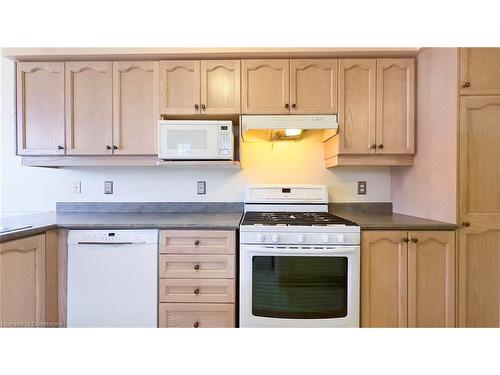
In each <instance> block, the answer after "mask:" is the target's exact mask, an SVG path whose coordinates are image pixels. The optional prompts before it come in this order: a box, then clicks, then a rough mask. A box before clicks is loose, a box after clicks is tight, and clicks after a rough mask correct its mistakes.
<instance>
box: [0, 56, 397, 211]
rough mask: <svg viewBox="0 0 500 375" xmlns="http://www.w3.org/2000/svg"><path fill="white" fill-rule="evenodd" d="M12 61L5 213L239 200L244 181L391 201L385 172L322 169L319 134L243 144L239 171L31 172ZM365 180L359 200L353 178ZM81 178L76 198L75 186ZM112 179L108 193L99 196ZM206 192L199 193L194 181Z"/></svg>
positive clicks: (334, 198) (335, 197)
mask: <svg viewBox="0 0 500 375" xmlns="http://www.w3.org/2000/svg"><path fill="white" fill-rule="evenodd" d="M13 69H14V64H13V63H12V61H9V60H7V59H5V58H2V132H1V145H2V147H1V155H0V157H1V179H2V184H1V185H2V186H1V192H0V194H1V207H0V209H1V210H3V211H33V210H35V211H43V210H55V208H56V202H83V201H87V202H128V201H130V202H241V201H243V197H244V189H245V186H246V185H248V184H256V183H283V184H292V183H296V184H325V185H327V186H328V188H329V200H330V201H331V202H381V201H382V202H388V201H390V200H391V192H390V188H391V187H390V183H391V181H390V169H389V167H337V168H334V169H333V170H332V169H326V168H325V167H324V162H323V146H322V143H321V133H320V132H315V133H310V134H308V135H307V136H304V139H303V140H302V141H300V142H294V141H284V142H277V143H242V149H241V158H242V169H207V168H201V167H198V168H194V167H186V168H179V167H176V168H172V167H122V168H120V167H115V168H104V167H85V168H83V167H82V168H60V169H49V168H32V167H23V166H21V158H20V157H18V156H16V155H15V149H14V142H13V140H14V136H15V135H14V129H15V123H14V111H13V107H14V106H13V103H14V74H13ZM360 180H362V181H366V182H367V193H366V195H357V181H360ZM75 181H81V193H80V194H74V193H73V184H74V182H75ZM104 181H113V185H114V186H113V194H112V195H105V194H104ZM197 181H206V188H207V192H206V194H205V195H197V193H196V182H197Z"/></svg>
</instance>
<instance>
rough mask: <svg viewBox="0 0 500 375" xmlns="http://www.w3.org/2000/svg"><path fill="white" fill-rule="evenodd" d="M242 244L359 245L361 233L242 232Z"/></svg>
mask: <svg viewBox="0 0 500 375" xmlns="http://www.w3.org/2000/svg"><path fill="white" fill-rule="evenodd" d="M240 243H242V244H287V245H316V244H320V245H325V244H328V245H339V244H340V245H359V243H360V233H359V232H349V233H290V232H282V233H272V232H244V231H242V232H240Z"/></svg>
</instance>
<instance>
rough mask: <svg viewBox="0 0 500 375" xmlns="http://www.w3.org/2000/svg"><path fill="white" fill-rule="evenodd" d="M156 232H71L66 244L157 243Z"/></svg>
mask: <svg viewBox="0 0 500 375" xmlns="http://www.w3.org/2000/svg"><path fill="white" fill-rule="evenodd" d="M157 242H158V230H156V229H155V230H149V229H148V230H112V229H110V230H71V231H70V232H69V234H68V244H69V245H71V244H100V243H108V244H113V243H117V244H124V243H125V244H126V243H130V244H136V243H157Z"/></svg>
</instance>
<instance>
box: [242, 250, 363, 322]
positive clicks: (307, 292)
mask: <svg viewBox="0 0 500 375" xmlns="http://www.w3.org/2000/svg"><path fill="white" fill-rule="evenodd" d="M240 250H241V253H240V326H241V327H359V246H334V247H311V248H306V247H303V248H283V247H280V248H277V247H274V246H260V245H242V246H241V249H240Z"/></svg>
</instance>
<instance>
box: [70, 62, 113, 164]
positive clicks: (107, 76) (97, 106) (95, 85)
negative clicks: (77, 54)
mask: <svg viewBox="0 0 500 375" xmlns="http://www.w3.org/2000/svg"><path fill="white" fill-rule="evenodd" d="M112 80H113V69H112V63H110V62H88V61H87V62H68V63H66V154H68V155H109V154H112V145H113V137H112V131H113V107H112V97H113V85H112Z"/></svg>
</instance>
